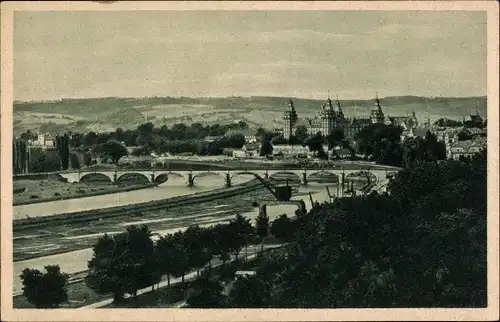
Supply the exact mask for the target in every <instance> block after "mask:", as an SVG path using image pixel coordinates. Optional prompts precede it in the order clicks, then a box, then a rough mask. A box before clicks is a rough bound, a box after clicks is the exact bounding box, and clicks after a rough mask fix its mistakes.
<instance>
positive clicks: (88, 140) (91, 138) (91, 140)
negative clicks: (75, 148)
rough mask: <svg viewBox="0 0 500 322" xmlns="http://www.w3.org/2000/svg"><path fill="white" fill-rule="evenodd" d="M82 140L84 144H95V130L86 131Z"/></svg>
mask: <svg viewBox="0 0 500 322" xmlns="http://www.w3.org/2000/svg"><path fill="white" fill-rule="evenodd" d="M83 142H84V144H85V145H86V146H93V145H96V144H97V134H96V133H95V132H92V131H91V132H89V133H87V134H86V135H85V136H84V138H83Z"/></svg>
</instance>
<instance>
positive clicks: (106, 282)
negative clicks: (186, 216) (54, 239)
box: [21, 213, 292, 308]
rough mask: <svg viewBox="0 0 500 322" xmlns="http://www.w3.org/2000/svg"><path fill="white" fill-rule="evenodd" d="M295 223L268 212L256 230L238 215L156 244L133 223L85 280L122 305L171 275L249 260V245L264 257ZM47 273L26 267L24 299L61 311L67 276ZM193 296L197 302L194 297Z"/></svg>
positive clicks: (110, 242)
mask: <svg viewBox="0 0 500 322" xmlns="http://www.w3.org/2000/svg"><path fill="white" fill-rule="evenodd" d="M291 222H292V221H291V220H290V219H289V218H288V217H287V216H286V215H282V216H281V217H279V218H277V219H276V220H274V221H273V222H270V221H269V217H268V216H267V214H265V213H261V214H259V216H258V217H257V218H256V219H255V224H254V225H253V226H252V224H251V223H250V220H249V219H247V218H245V217H243V216H241V215H236V216H235V218H234V219H232V220H231V221H230V222H229V223H225V224H217V225H214V226H211V227H206V228H202V227H199V226H198V225H192V226H189V227H188V228H187V229H186V230H184V231H178V232H176V233H171V234H166V235H163V236H159V238H158V239H157V240H156V241H153V239H152V236H153V233H152V231H151V230H150V229H149V228H148V227H147V226H146V225H142V226H135V225H132V226H129V227H128V228H127V229H126V231H124V232H123V233H120V234H116V235H113V236H110V235H108V234H104V235H103V236H101V237H100V238H99V239H98V240H97V242H96V243H95V244H94V245H93V251H94V254H93V257H92V259H91V260H90V261H89V263H88V273H87V276H86V277H85V279H84V282H85V283H86V284H87V286H89V287H90V288H91V289H93V290H94V291H96V292H97V293H99V294H109V293H111V294H113V297H114V300H115V301H116V302H120V301H121V300H123V297H124V295H125V294H126V293H127V294H131V295H133V296H137V290H139V289H141V288H144V287H148V286H151V287H152V288H153V289H154V285H155V284H157V283H159V282H160V280H161V279H162V276H164V275H166V276H167V283H168V286H170V280H171V277H181V278H182V283H183V284H184V283H185V281H184V276H185V275H186V274H187V273H188V272H191V271H193V270H196V272H197V276H198V277H200V278H203V279H207V278H209V277H210V271H211V270H212V264H211V263H212V261H213V259H214V258H216V259H219V260H221V261H222V266H223V267H225V266H226V262H227V261H228V260H229V259H230V255H234V256H235V257H236V262H238V261H239V260H238V256H239V255H240V254H241V252H242V251H243V249H245V257H246V253H247V252H246V248H247V246H248V245H250V244H255V243H259V242H260V244H261V250H260V252H261V255H262V254H263V252H264V242H265V240H266V238H267V237H268V236H269V235H270V234H273V235H274V236H275V237H277V238H280V239H282V240H284V241H285V240H286V238H287V236H288V233H287V232H288V231H289V226H290V225H291ZM202 269H203V271H202V272H200V271H201V270H202ZM46 270H47V272H46V273H42V272H40V271H38V270H35V269H29V268H26V269H25V270H24V271H23V273H22V275H21V280H22V282H23V294H24V296H25V297H26V298H27V299H28V301H29V302H30V303H31V304H33V305H34V306H35V307H38V308H47V307H57V306H59V305H60V304H62V303H64V302H66V301H67V300H68V296H67V281H68V275H67V274H65V273H63V272H61V271H60V269H59V266H57V265H55V266H47V267H46ZM198 284H199V285H198ZM198 284H196V283H195V285H198V286H199V287H204V286H203V285H205V284H204V282H201V284H200V283H198ZM209 284H210V283H209ZM215 284H217V283H215ZM210 285H212V286H213V285H214V284H213V283H212V284H210ZM205 286H206V285H205ZM192 292H193V290H190V292H188V293H192ZM47 294H50V296H47ZM198 296H200V295H199V294H198ZM201 296H202V297H203V295H201ZM189 297H190V298H191V300H192V301H194V302H196V299H193V298H194V297H193V296H192V294H191V296H189ZM198 301H200V299H199V298H198ZM203 301H206V299H205V300H203Z"/></svg>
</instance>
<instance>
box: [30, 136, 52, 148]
mask: <svg viewBox="0 0 500 322" xmlns="http://www.w3.org/2000/svg"><path fill="white" fill-rule="evenodd" d="M28 143H29V145H31V146H33V147H39V148H42V149H51V148H55V147H56V138H55V137H54V135H52V134H38V135H37V139H36V140H29V142H28Z"/></svg>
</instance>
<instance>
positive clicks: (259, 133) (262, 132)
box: [255, 127, 267, 141]
mask: <svg viewBox="0 0 500 322" xmlns="http://www.w3.org/2000/svg"><path fill="white" fill-rule="evenodd" d="M266 133H267V130H266V129H264V128H263V127H259V128H258V129H257V131H255V136H256V137H258V138H259V140H261V141H263V139H264V136H265V135H266Z"/></svg>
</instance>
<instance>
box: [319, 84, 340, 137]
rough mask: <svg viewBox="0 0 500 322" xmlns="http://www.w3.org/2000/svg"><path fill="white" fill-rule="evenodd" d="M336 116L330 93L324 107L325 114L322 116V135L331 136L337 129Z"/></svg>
mask: <svg viewBox="0 0 500 322" xmlns="http://www.w3.org/2000/svg"><path fill="white" fill-rule="evenodd" d="M336 114H337V113H336V111H335V108H334V106H333V103H332V100H331V99H330V93H328V98H327V99H326V103H325V104H324V105H323V112H322V114H321V134H323V136H327V135H329V134H330V133H331V132H332V131H333V129H334V128H335V121H336V116H337V115H336Z"/></svg>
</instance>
